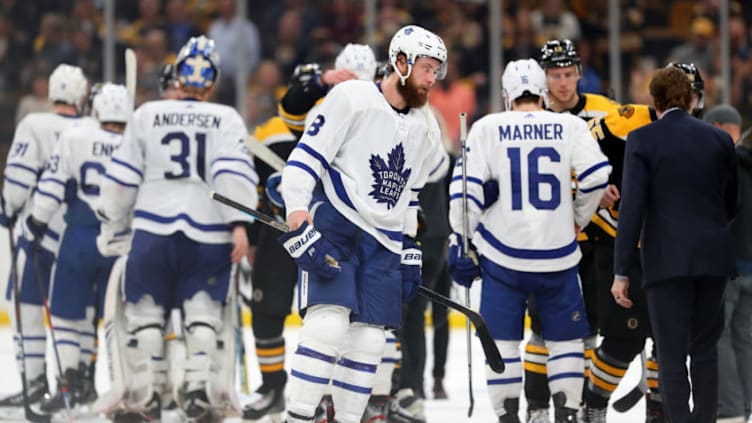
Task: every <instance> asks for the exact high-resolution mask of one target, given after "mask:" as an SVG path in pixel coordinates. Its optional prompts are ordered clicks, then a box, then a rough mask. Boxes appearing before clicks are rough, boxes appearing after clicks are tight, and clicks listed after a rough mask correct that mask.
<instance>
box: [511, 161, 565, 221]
mask: <svg viewBox="0 0 752 423" xmlns="http://www.w3.org/2000/svg"><path fill="white" fill-rule="evenodd" d="M507 157H509V164H510V173H511V175H510V181H511V183H512V210H522V176H523V175H522V167H521V166H520V163H521V158H520V148H519V147H511V148H509V149H507ZM541 157H547V158H548V159H549V160H551V161H552V162H554V163H559V162H560V161H561V157H560V156H559V153H558V152H557V151H556V150H555V149H554V148H553V147H536V148H533V149H532V150H530V153H528V155H527V193H528V201H529V202H530V204H531V205H532V206H533V207H535V208H536V209H538V210H554V209H556V208H557V207H559V204H561V188H560V183H559V179H558V178H557V177H556V175H553V174H550V173H541V172H539V171H538V161H539V160H540V158H541ZM541 185H549V186H550V187H551V198H549V199H547V200H544V199H542V198H541V195H540V193H541V189H540V186H541Z"/></svg>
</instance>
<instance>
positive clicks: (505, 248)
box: [477, 223, 577, 260]
mask: <svg viewBox="0 0 752 423" xmlns="http://www.w3.org/2000/svg"><path fill="white" fill-rule="evenodd" d="M477 231H478V233H479V234H480V236H481V237H483V239H484V240H485V241H486V242H487V243H488V244H489V245H490V246H491V247H493V248H494V249H496V250H497V251H499V252H500V253H502V254H504V255H506V256H509V257H513V258H518V259H526V260H552V259H559V258H564V257H567V256H569V255H570V254H573V253H575V252H576V251H577V239H576V238H575V239H573V240H572V242H570V243H569V244H567V245H565V246H563V247H559V248H554V249H549V250H532V249H522V248H514V247H511V246H509V245H506V244H504V243H502V242H501V241H499V240H498V239H497V238H496V237H494V236H493V235H492V234H491V232H489V231H488V230H487V229H486V228H485V227H484V226H483V224H482V223H480V224H478V229H477Z"/></svg>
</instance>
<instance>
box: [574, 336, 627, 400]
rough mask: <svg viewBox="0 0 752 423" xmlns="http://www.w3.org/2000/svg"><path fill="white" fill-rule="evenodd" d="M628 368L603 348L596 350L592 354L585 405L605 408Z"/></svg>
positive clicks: (625, 363)
mask: <svg viewBox="0 0 752 423" xmlns="http://www.w3.org/2000/svg"><path fill="white" fill-rule="evenodd" d="M628 368H629V362H624V361H619V360H617V359H615V358H613V357H612V356H610V355H609V354H608V353H607V352H606V351H605V349H604V348H598V349H597V350H596V351H595V354H593V362H592V367H591V369H590V377H589V378H588V381H587V389H586V390H585V402H586V403H587V405H588V406H589V407H591V408H605V407H606V406H607V405H608V399H609V398H611V395H612V394H613V393H614V391H615V390H616V387H617V386H618V385H619V382H620V381H621V379H622V378H623V377H624V375H625V374H626V373H627V369H628Z"/></svg>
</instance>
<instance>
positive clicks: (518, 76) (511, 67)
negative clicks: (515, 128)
mask: <svg viewBox="0 0 752 423" xmlns="http://www.w3.org/2000/svg"><path fill="white" fill-rule="evenodd" d="M501 87H502V90H503V96H504V106H505V107H506V110H512V103H513V102H514V100H517V99H518V98H520V97H522V96H523V95H536V96H539V97H541V98H543V99H544V101H545V100H546V94H547V92H548V89H547V86H546V73H545V72H543V69H541V67H540V65H539V64H538V62H536V61H535V60H533V59H525V60H514V61H511V62H509V63H507V66H506V68H505V69H504V74H503V75H502V76H501Z"/></svg>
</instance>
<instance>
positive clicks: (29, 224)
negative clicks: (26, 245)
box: [26, 215, 47, 246]
mask: <svg viewBox="0 0 752 423" xmlns="http://www.w3.org/2000/svg"><path fill="white" fill-rule="evenodd" d="M26 229H28V230H29V233H30V234H31V236H32V237H33V238H34V244H35V245H36V246H39V245H41V244H42V238H44V231H45V229H47V224H46V223H43V222H40V221H38V220H36V219H34V216H31V215H29V217H27V218H26Z"/></svg>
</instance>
